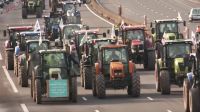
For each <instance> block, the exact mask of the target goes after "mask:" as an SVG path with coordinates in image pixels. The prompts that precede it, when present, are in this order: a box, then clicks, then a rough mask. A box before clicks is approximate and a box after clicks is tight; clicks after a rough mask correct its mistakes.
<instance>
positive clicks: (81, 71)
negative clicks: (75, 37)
mask: <svg viewBox="0 0 200 112" xmlns="http://www.w3.org/2000/svg"><path fill="white" fill-rule="evenodd" d="M80 76H81V86H82V87H84V79H83V62H82V61H80Z"/></svg>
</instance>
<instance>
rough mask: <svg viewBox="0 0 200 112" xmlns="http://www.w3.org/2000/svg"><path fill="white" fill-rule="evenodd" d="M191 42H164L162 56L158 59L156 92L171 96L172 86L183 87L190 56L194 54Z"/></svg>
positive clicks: (180, 40)
mask: <svg viewBox="0 0 200 112" xmlns="http://www.w3.org/2000/svg"><path fill="white" fill-rule="evenodd" d="M192 45H193V43H192V41H191V40H183V39H176V40H164V39H163V40H162V46H160V52H161V56H160V57H157V58H156V63H155V79H156V90H157V92H161V94H170V92H171V85H172V84H175V85H178V86H179V87H182V86H183V82H184V79H185V78H186V77H187V75H186V74H187V73H188V70H189V68H190V67H189V65H190V64H189V56H190V53H191V52H192Z"/></svg>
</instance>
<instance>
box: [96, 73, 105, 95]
mask: <svg viewBox="0 0 200 112" xmlns="http://www.w3.org/2000/svg"><path fill="white" fill-rule="evenodd" d="M96 91H97V97H98V98H105V97H106V85H105V79H104V76H103V75H102V74H99V75H97V76H96Z"/></svg>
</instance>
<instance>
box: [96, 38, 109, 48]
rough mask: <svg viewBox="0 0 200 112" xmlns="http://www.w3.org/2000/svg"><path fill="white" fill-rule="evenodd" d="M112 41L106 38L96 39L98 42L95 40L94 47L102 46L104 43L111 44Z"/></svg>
mask: <svg viewBox="0 0 200 112" xmlns="http://www.w3.org/2000/svg"><path fill="white" fill-rule="evenodd" d="M110 43H111V42H110V40H106V41H105V40H104V41H96V42H94V48H96V49H97V48H98V46H102V45H108V44H110Z"/></svg>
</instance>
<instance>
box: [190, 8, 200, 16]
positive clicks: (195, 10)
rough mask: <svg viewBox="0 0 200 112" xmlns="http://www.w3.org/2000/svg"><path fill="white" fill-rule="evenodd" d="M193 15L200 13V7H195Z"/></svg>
mask: <svg viewBox="0 0 200 112" xmlns="http://www.w3.org/2000/svg"><path fill="white" fill-rule="evenodd" d="M192 15H200V9H193V10H192Z"/></svg>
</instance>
